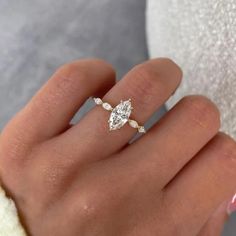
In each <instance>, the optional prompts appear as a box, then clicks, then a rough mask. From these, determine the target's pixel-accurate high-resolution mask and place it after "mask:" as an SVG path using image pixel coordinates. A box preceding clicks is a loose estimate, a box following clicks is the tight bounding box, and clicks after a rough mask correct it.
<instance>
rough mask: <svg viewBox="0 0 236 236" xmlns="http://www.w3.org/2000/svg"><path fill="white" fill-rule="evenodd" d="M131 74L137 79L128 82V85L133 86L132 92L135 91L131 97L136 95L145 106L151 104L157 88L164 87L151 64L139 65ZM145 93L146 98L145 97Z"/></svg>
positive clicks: (136, 98)
mask: <svg viewBox="0 0 236 236" xmlns="http://www.w3.org/2000/svg"><path fill="white" fill-rule="evenodd" d="M131 76H133V78H135V80H132V79H131V80H128V81H129V82H130V83H131V84H128V87H130V88H132V90H130V93H133V94H131V97H135V100H138V99H140V101H138V103H139V104H143V105H144V106H146V105H147V104H149V102H150V101H152V100H153V97H156V94H157V88H158V87H163V85H161V84H160V81H159V80H158V79H156V75H155V73H154V72H153V70H152V68H151V66H147V65H145V64H141V65H137V66H135V67H134V68H133V69H132V70H131ZM160 92H161V89H160ZM144 95H145V99H143V98H144Z"/></svg>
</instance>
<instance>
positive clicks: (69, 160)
mask: <svg viewBox="0 0 236 236" xmlns="http://www.w3.org/2000/svg"><path fill="white" fill-rule="evenodd" d="M181 78H182V72H181V69H180V68H179V67H178V66H177V65H176V64H175V63H174V62H173V61H171V60H169V59H164V58H160V59H154V60H150V61H147V62H145V63H143V64H141V65H138V66H136V67H134V68H133V69H132V70H131V71H130V72H129V73H128V74H127V75H126V76H125V77H124V78H123V79H122V80H121V81H120V82H118V83H117V84H115V72H114V70H113V69H112V67H111V66H110V65H109V64H107V63H106V62H104V61H101V60H97V59H91V60H81V61H76V62H72V63H70V64H67V65H64V66H62V67H61V68H59V70H58V71H57V72H56V73H55V74H54V75H53V76H52V78H51V79H50V80H49V81H48V82H47V84H46V85H45V86H44V87H43V88H42V89H41V90H40V91H39V92H38V93H37V94H36V95H35V96H34V97H33V99H32V100H31V101H30V102H29V103H28V104H27V106H26V107H25V108H24V109H23V110H22V111H20V112H19V113H18V114H17V115H16V116H15V117H14V118H13V119H12V120H11V121H10V122H9V124H8V125H7V126H6V127H5V129H4V130H3V132H2V134H1V137H0V175H1V181H2V184H3V186H4V187H5V188H6V190H7V192H8V194H9V196H11V197H12V198H13V199H14V200H15V202H16V205H17V208H18V210H19V214H20V218H21V220H22V223H23V224H24V226H25V228H26V229H27V231H28V233H29V234H30V235H35V236H45V235H50V236H54V235H55V236H64V235H70V236H77V235H83V236H92V235H94V236H100V235H101V236H106V235H107V236H111V235H112V236H116V235H117V236H121V235H122V236H143V235H147V236H152V235H153V236H154V235H165V236H169V235H170V236H172V235H176V236H185V235H186V236H193V235H198V236H205V235H207V236H211V235H212V236H213V235H214V236H217V235H220V232H221V230H222V227H223V223H224V221H225V219H226V218H227V214H226V205H227V204H226V203H227V202H226V200H227V199H229V198H230V197H231V196H232V195H233V193H234V191H235V190H236V181H234V180H235V178H236V143H235V141H234V140H233V139H232V138H230V137H229V136H227V135H225V134H223V133H220V132H219V128H220V114H219V111H218V109H217V108H216V106H215V105H214V104H213V103H212V102H211V101H210V100H209V99H207V98H205V97H203V96H198V95H192V96H187V97H185V98H183V99H182V100H181V101H180V102H179V103H178V104H177V105H176V106H175V107H174V108H173V109H171V110H170V111H169V112H168V113H167V114H166V115H165V116H164V117H163V118H162V119H161V120H160V121H159V122H157V123H156V124H155V125H154V126H153V127H152V128H151V129H150V130H149V131H148V132H147V134H145V135H143V136H142V137H140V138H139V139H137V140H136V141H135V142H133V143H130V144H129V141H130V140H131V138H132V137H133V135H134V134H135V132H136V130H135V129H133V128H131V127H129V126H128V125H125V126H124V127H122V128H121V129H120V130H117V131H111V132H110V131H109V128H108V124H107V120H108V118H109V115H110V113H109V112H107V111H105V110H104V109H102V108H101V107H100V106H96V107H95V108H93V109H92V110H91V111H89V112H88V113H87V114H86V115H85V116H84V117H83V118H82V120H80V121H79V122H78V123H77V124H75V125H73V126H70V121H71V119H72V117H73V116H74V114H75V113H76V112H77V111H78V110H79V108H80V107H81V105H82V104H83V103H84V102H85V101H86V100H87V99H88V98H89V97H90V96H100V97H103V99H104V100H105V101H107V102H109V103H110V104H112V105H113V106H114V105H116V104H118V103H119V101H120V100H121V99H123V100H124V99H128V98H131V99H132V105H133V107H134V110H133V112H132V117H133V118H135V119H136V120H137V121H138V122H139V123H140V124H143V123H144V122H145V121H147V119H148V118H149V117H150V116H151V115H152V114H153V112H154V111H155V110H157V109H158V108H159V107H160V106H161V105H162V104H164V103H165V101H166V100H167V99H168V98H169V97H170V96H171V95H172V94H173V92H174V91H175V90H176V89H177V87H178V85H179V84H180V82H181ZM225 202H226V203H225Z"/></svg>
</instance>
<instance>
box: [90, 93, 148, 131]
mask: <svg viewBox="0 0 236 236" xmlns="http://www.w3.org/2000/svg"><path fill="white" fill-rule="evenodd" d="M94 102H95V103H96V104H97V105H99V106H102V107H103V108H104V109H105V110H107V111H110V112H111V115H110V118H109V120H108V123H109V128H110V130H117V129H120V128H121V127H123V126H124V125H125V124H126V123H128V124H129V125H130V126H131V127H132V128H135V129H137V131H138V132H139V133H145V132H146V130H145V128H144V126H141V125H139V124H138V122H137V121H135V120H132V119H130V115H131V112H132V110H133V107H132V104H131V99H128V100H126V101H120V103H119V104H118V105H117V106H116V107H114V108H113V107H112V106H111V105H110V104H109V103H107V102H103V101H102V99H101V98H94Z"/></svg>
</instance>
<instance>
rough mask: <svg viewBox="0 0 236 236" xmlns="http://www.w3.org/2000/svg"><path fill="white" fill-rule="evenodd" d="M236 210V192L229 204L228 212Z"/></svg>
mask: <svg viewBox="0 0 236 236" xmlns="http://www.w3.org/2000/svg"><path fill="white" fill-rule="evenodd" d="M235 211H236V194H235V195H234V196H233V198H232V200H231V201H230V203H229V204H228V207H227V213H228V214H229V215H231V214H232V213H233V212H235Z"/></svg>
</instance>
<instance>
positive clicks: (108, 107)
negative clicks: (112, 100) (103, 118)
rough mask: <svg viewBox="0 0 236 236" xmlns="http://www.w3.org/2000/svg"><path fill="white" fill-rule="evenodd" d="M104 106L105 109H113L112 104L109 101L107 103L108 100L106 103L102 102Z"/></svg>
mask: <svg viewBox="0 0 236 236" xmlns="http://www.w3.org/2000/svg"><path fill="white" fill-rule="evenodd" d="M102 107H103V108H104V109H105V110H107V111H111V110H112V106H111V105H110V104H109V103H107V102H104V103H103V104H102Z"/></svg>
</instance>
